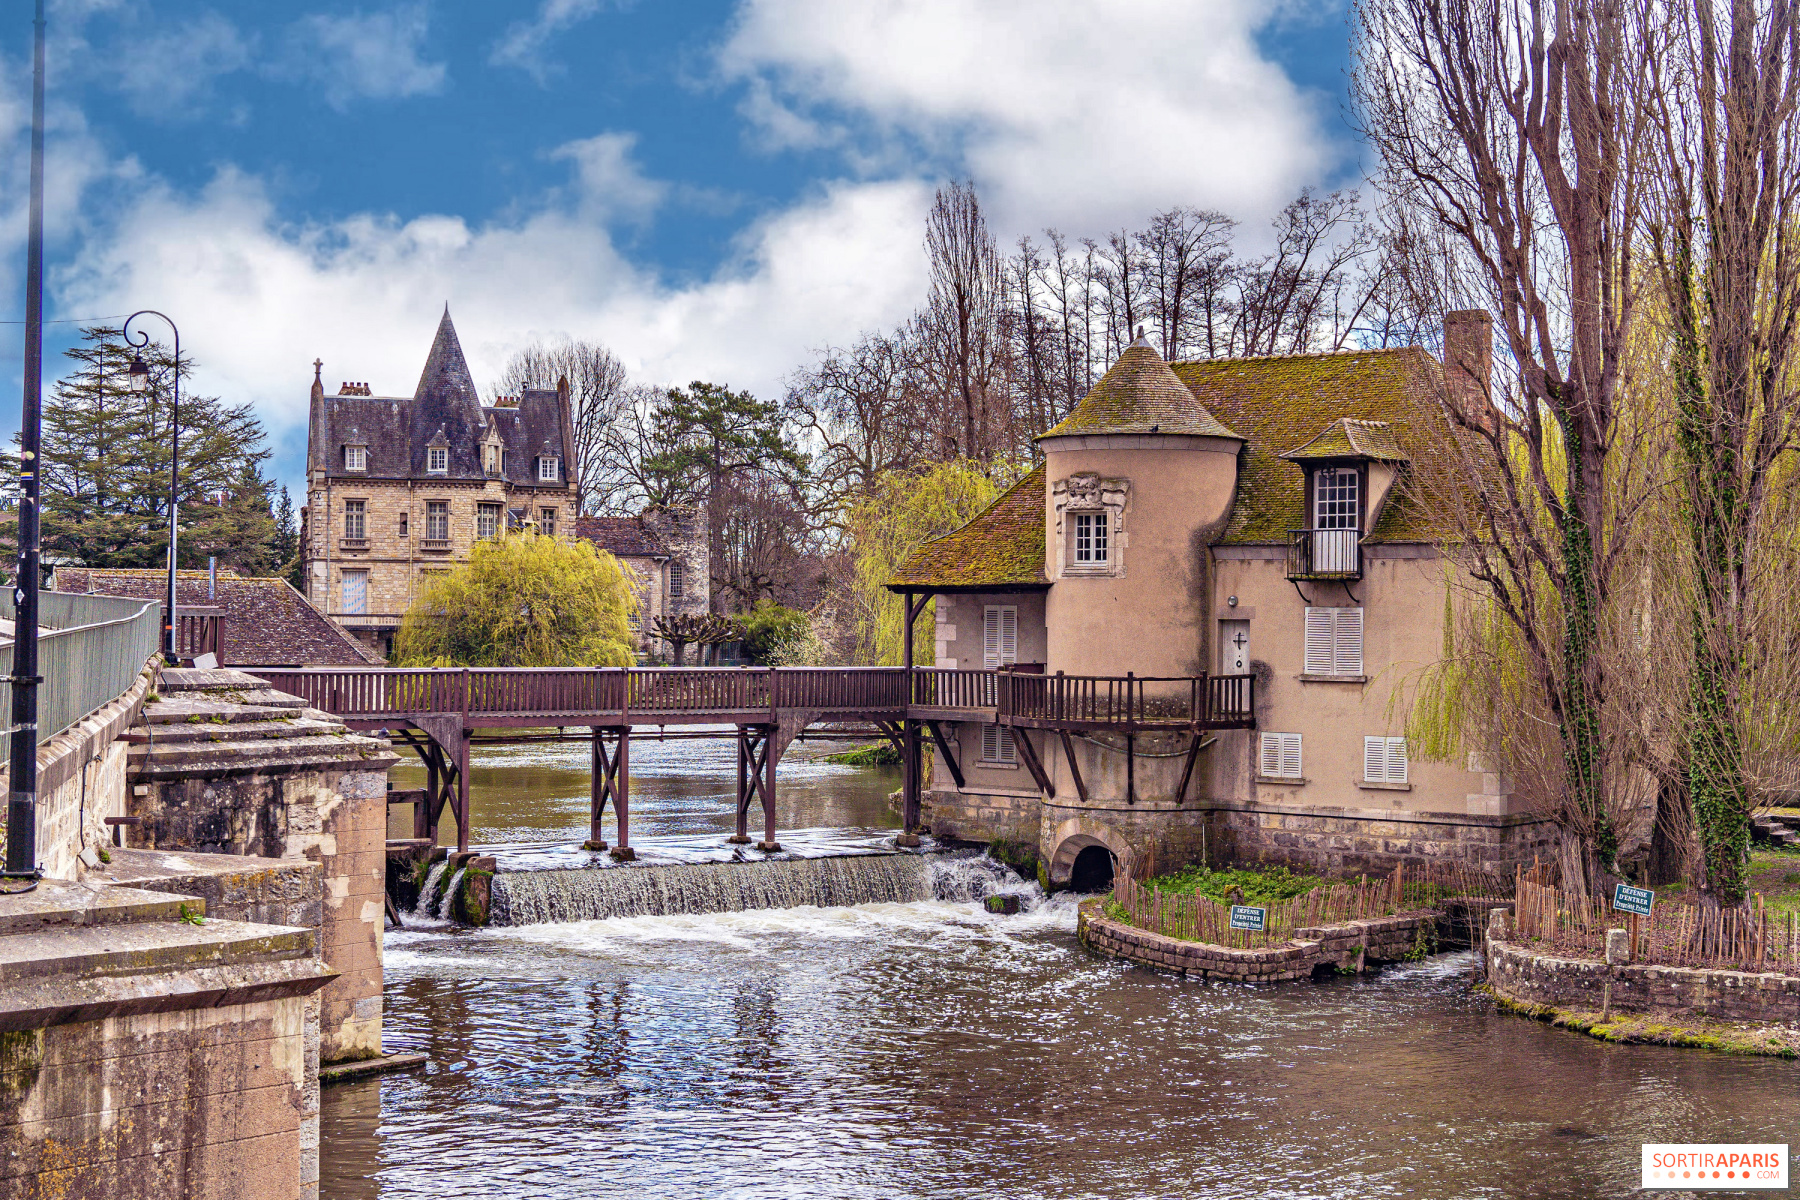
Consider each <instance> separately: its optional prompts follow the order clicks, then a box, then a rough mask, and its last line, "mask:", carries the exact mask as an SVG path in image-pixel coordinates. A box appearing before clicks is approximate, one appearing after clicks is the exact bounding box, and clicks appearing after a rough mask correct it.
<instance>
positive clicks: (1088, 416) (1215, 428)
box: [1038, 329, 1243, 441]
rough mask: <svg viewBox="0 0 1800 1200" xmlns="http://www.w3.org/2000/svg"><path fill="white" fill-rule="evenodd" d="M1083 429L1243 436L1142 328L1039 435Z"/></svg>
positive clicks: (1087, 431)
mask: <svg viewBox="0 0 1800 1200" xmlns="http://www.w3.org/2000/svg"><path fill="white" fill-rule="evenodd" d="M1081 434H1164V435H1176V434H1189V435H1195V436H1199V437H1220V438H1236V437H1237V436H1238V435H1237V434H1235V433H1233V432H1232V431H1231V430H1230V429H1228V428H1226V427H1225V425H1224V423H1222V422H1221V421H1220V420H1219V419H1218V418H1217V417H1215V416H1213V415H1212V414H1211V413H1210V412H1208V411H1206V406H1205V405H1203V404H1201V403H1200V401H1199V400H1197V399H1195V397H1194V393H1193V392H1191V391H1189V390H1188V388H1187V385H1186V384H1184V383H1182V382H1181V380H1180V379H1177V378H1176V377H1175V372H1174V371H1173V370H1171V369H1170V367H1169V364H1168V363H1166V362H1164V361H1163V357H1162V355H1160V354H1158V353H1157V352H1156V350H1155V348H1153V347H1152V346H1151V345H1150V341H1149V339H1148V338H1146V337H1145V336H1144V331H1143V330H1142V329H1139V330H1138V336H1137V340H1136V341H1134V342H1132V343H1131V345H1129V346H1127V347H1126V348H1125V353H1123V354H1121V355H1119V359H1118V361H1117V362H1115V363H1113V365H1112V366H1111V367H1110V368H1109V369H1108V370H1107V372H1106V374H1105V375H1103V376H1101V377H1100V382H1099V383H1096V384H1095V385H1094V388H1093V390H1092V391H1090V392H1089V393H1088V394H1087V395H1086V396H1085V397H1083V399H1082V401H1081V403H1080V404H1077V405H1076V406H1075V411H1074V412H1072V413H1070V414H1069V415H1068V416H1067V417H1064V418H1063V420H1062V421H1061V422H1060V423H1059V424H1058V425H1056V426H1055V427H1054V428H1052V429H1050V430H1049V431H1048V432H1046V433H1042V434H1040V435H1038V438H1039V440H1040V441H1042V440H1043V439H1045V438H1059V437H1069V436H1076V435H1081ZM1238 440H1239V441H1242V440H1243V439H1242V438H1238Z"/></svg>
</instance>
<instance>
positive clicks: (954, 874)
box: [490, 854, 1037, 925]
mask: <svg viewBox="0 0 1800 1200" xmlns="http://www.w3.org/2000/svg"><path fill="white" fill-rule="evenodd" d="M976 864H985V865H976ZM1015 888H1016V889H1021V890H1022V889H1025V888H1030V890H1031V891H1034V892H1035V891H1036V890H1037V889H1036V885H1034V884H1026V883H1025V882H1024V881H1023V880H1021V879H1019V877H1018V876H1017V875H1013V874H1012V872H1010V871H1008V870H1007V869H1006V867H1005V866H1003V865H1002V864H1000V863H997V862H994V861H993V860H992V859H986V858H978V857H976V856H973V855H968V856H959V857H956V858H951V857H949V856H946V855H937V854H932V855H920V854H881V855H875V854H869V855H846V856H838V857H831V858H802V859H784V860H776V861H772V862H737V863H703V864H695V865H684V864H668V865H656V866H645V867H612V868H602V869H598V870H595V869H589V870H571V871H503V872H501V873H500V874H498V875H496V876H494V893H493V908H492V914H491V918H490V920H491V923H492V924H495V925H535V924H538V923H540V922H544V921H593V920H601V919H604V918H607V917H652V916H668V915H672V914H676V913H687V914H697V913H717V912H741V911H743V910H745V909H752V908H796V907H798V906H800V905H803V904H810V905H816V906H819V907H825V906H829V905H842V904H873V903H879V902H883V901H886V902H889V903H908V902H912V901H917V900H979V899H980V898H981V897H982V896H985V895H989V894H990V893H993V892H998V891H1012V890H1015Z"/></svg>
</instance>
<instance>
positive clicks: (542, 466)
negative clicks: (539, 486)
mask: <svg viewBox="0 0 1800 1200" xmlns="http://www.w3.org/2000/svg"><path fill="white" fill-rule="evenodd" d="M561 465H562V459H560V458H558V457H556V456H555V455H554V454H545V455H543V456H541V457H539V459H538V482H539V483H555V482H556V477H557V468H558V467H560V466H561Z"/></svg>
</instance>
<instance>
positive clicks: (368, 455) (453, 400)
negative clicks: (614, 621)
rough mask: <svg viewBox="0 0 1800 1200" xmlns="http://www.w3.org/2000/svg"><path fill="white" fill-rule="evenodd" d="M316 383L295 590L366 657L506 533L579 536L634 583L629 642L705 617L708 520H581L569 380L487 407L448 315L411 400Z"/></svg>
mask: <svg viewBox="0 0 1800 1200" xmlns="http://www.w3.org/2000/svg"><path fill="white" fill-rule="evenodd" d="M322 371H323V364H322V363H320V362H315V363H314V364H313V383H312V399H311V406H310V423H309V426H308V431H307V457H306V471H307V476H306V478H307V487H306V505H305V507H304V508H303V509H302V510H301V552H300V553H301V558H302V562H303V571H304V574H305V584H306V588H305V593H306V598H307V599H308V600H309V601H311V602H312V604H313V605H315V606H316V607H318V608H319V609H322V610H323V611H324V612H325V614H326V615H327V616H329V617H331V618H332V619H333V620H335V621H336V622H338V624H340V625H342V626H343V627H344V628H345V629H348V630H349V631H350V632H351V633H352V634H353V635H355V636H356V637H357V638H358V639H360V640H361V641H362V642H364V643H365V644H366V645H368V646H369V647H371V648H372V649H373V650H375V651H376V652H377V653H379V654H384V655H385V654H388V653H391V652H392V650H393V641H394V634H395V632H396V631H397V630H398V629H399V628H400V621H401V618H402V617H403V616H404V615H405V613H406V609H407V607H408V606H409V605H410V604H411V603H412V601H413V598H414V597H415V595H416V594H417V592H418V589H419V586H420V584H421V583H422V582H423V581H424V580H425V579H426V578H427V577H429V576H430V575H431V574H432V573H433V572H441V571H447V570H449V569H450V567H451V566H452V565H453V564H455V563H459V562H462V561H465V560H466V559H467V558H468V556H469V551H470V550H471V549H472V548H473V546H474V545H475V543H476V542H478V541H481V540H482V539H485V538H496V537H503V536H505V535H506V533H507V532H508V531H510V530H518V529H526V528H531V529H536V530H537V531H538V532H540V533H545V534H549V535H551V536H553V537H560V538H566V539H573V538H577V537H579V538H584V539H586V540H588V541H591V542H593V543H594V544H595V545H596V546H598V547H599V548H600V549H602V550H608V551H611V552H612V553H614V554H615V555H616V556H617V557H618V558H619V561H620V562H621V563H623V564H624V565H625V566H626V567H627V568H628V569H629V570H631V571H632V572H633V574H634V576H635V581H636V587H637V592H638V602H639V603H638V608H639V613H638V623H639V628H640V630H642V629H643V628H645V627H647V626H648V625H649V623H650V622H651V621H652V620H653V619H654V618H655V617H656V616H659V615H661V614H663V613H665V612H688V611H693V610H695V609H696V607H697V608H698V610H699V611H705V609H706V606H707V600H708V593H707V558H706V541H705V536H704V529H705V517H704V509H702V510H700V515H699V518H698V521H697V522H696V518H695V514H694V512H692V511H690V510H674V509H671V510H669V511H666V512H664V511H650V512H646V513H644V514H641V515H640V516H637V517H629V518H592V517H579V514H578V513H577V512H576V483H577V478H576V470H577V463H576V457H575V455H574V454H573V447H574V444H575V433H574V413H573V412H572V411H571V405H570V393H569V384H568V381H567V380H566V379H565V380H560V381H559V382H558V386H557V387H555V388H543V389H529V390H526V391H524V392H522V393H521V394H520V395H517V396H504V397H499V398H497V399H496V400H495V402H494V403H492V404H483V403H482V401H481V398H480V395H479V393H478V392H477V390H476V387H475V381H474V378H473V377H472V376H471V375H470V372H469V365H468V362H467V360H466V359H465V358H464V357H463V350H462V344H461V342H460V341H458V339H457V336H456V327H455V326H454V325H453V324H452V323H451V321H450V310H449V309H448V308H446V309H445V310H444V315H443V319H442V320H441V321H440V322H439V323H438V328H437V336H436V337H435V338H434V339H433V341H432V345H431V351H430V353H429V354H428V355H427V356H426V359H425V369H424V371H423V372H421V373H420V376H419V383H418V386H417V387H416V388H415V389H414V390H413V394H412V395H410V396H377V395H375V394H374V393H373V391H372V390H371V388H370V387H369V385H368V384H366V383H345V384H343V385H342V386H340V387H339V389H338V392H337V394H336V395H329V396H328V395H326V393H325V384H324V380H323V378H322ZM578 518H579V519H578ZM696 524H698V527H699V529H700V534H699V536H698V537H696V535H695V527H696ZM641 636H642V635H641V634H640V637H641ZM645 649H646V651H648V650H649V649H650V647H649V646H648V644H647V643H646V644H645Z"/></svg>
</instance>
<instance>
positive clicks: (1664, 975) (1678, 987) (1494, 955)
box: [1487, 939, 1800, 1024]
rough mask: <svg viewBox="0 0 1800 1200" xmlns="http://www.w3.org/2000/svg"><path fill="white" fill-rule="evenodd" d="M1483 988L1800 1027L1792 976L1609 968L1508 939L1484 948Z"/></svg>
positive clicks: (1515, 995)
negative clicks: (1485, 967) (1485, 951)
mask: <svg viewBox="0 0 1800 1200" xmlns="http://www.w3.org/2000/svg"><path fill="white" fill-rule="evenodd" d="M1487 978H1488V986H1489V987H1491V988H1493V990H1494V994H1495V995H1497V996H1500V997H1503V998H1504V999H1507V1000H1512V1001H1515V1002H1518V1003H1521V1004H1545V1005H1549V1006H1550V1007H1552V1008H1560V1009H1564V1010H1568V1011H1574V1012H1601V1011H1603V1010H1609V1009H1610V1010H1611V1011H1613V1012H1631V1013H1644V1014H1648V1015H1652V1016H1662V1017H1690V1016H1698V1017H1709V1018H1712V1019H1713V1020H1719V1021H1744V1022H1750V1023H1754V1024H1777V1023H1780V1024H1800V978H1796V977H1794V976H1792V975H1776V974H1773V973H1757V972H1751V971H1725V970H1718V969H1713V968H1705V967H1665V966H1656V965H1653V964H1650V963H1632V964H1629V965H1624V966H1609V965H1608V964H1606V963H1605V962H1602V961H1600V960H1598V959H1592V958H1564V957H1561V956H1559V955H1555V954H1547V953H1544V952H1542V951H1538V950H1533V949H1530V948H1528V947H1526V946H1522V945H1519V944H1517V943H1514V942H1502V941H1497V940H1493V939H1490V940H1489V941H1488V943H1487Z"/></svg>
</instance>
